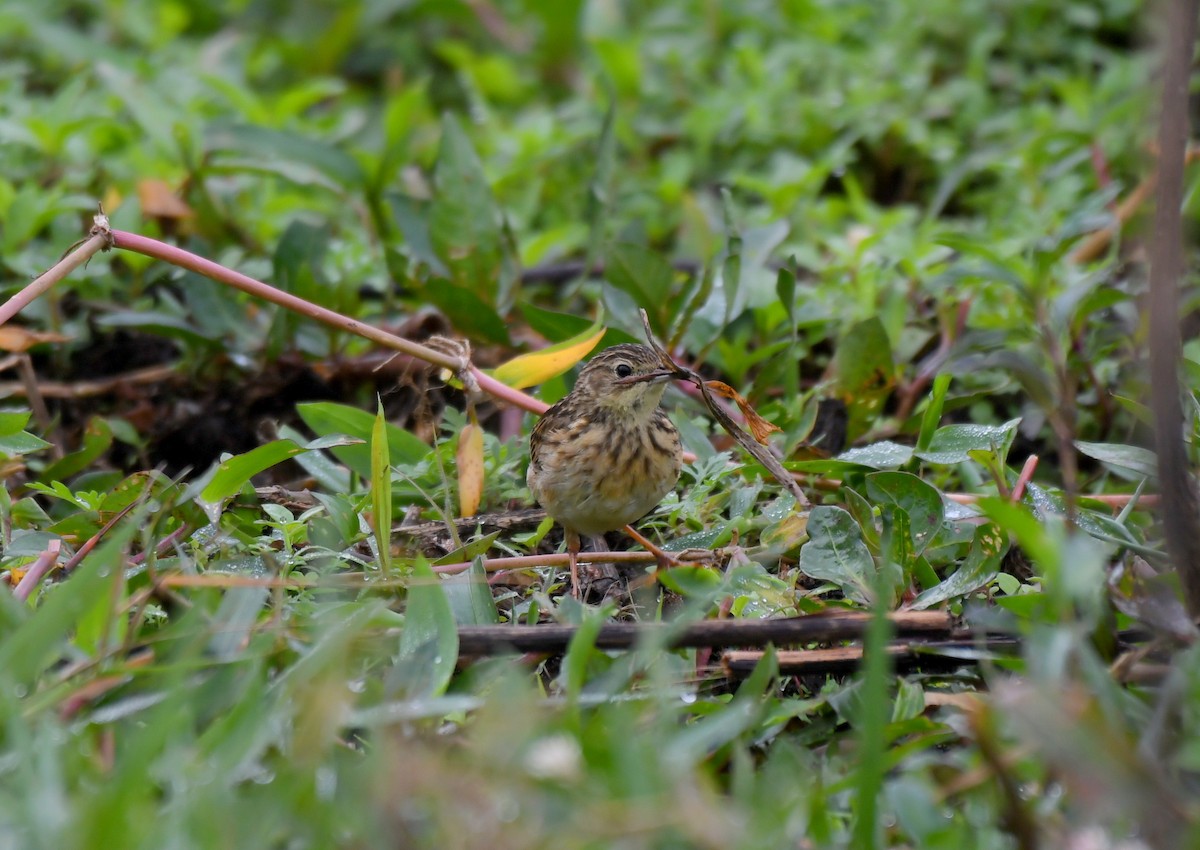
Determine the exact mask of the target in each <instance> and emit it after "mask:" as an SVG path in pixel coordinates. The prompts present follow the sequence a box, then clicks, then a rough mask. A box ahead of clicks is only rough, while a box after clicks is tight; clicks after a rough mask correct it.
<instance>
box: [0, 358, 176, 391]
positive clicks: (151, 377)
mask: <svg viewBox="0 0 1200 850" xmlns="http://www.w3.org/2000/svg"><path fill="white" fill-rule="evenodd" d="M176 368H177V367H176V365H175V364H173V363H164V364H159V365H157V366H147V367H145V368H143V369H135V370H133V371H132V372H124V373H122V374H120V375H113V376H112V377H109V378H97V379H96V380H93V381H72V382H71V383H59V382H56V381H43V382H42V383H40V384H38V385H37V390H38V392H40V393H41V395H42V397H43V398H69V399H76V398H91V397H93V396H98V395H107V394H108V393H111V392H113V391H114V390H116V389H118V388H120V387H127V386H129V385H131V384H155V383H158V382H159V381H165V380H167V379H168V378H170V377H171V376H172V375H174V374H175V371H176ZM26 393H27V387H26V385H25V383H24V382H22V381H4V382H0V395H3V396H18V397H20V396H24V395H26Z"/></svg>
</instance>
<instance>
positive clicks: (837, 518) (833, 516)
mask: <svg viewBox="0 0 1200 850" xmlns="http://www.w3.org/2000/svg"><path fill="white" fill-rule="evenodd" d="M808 537H809V540H808V542H807V543H805V544H804V546H802V547H801V548H800V571H801V572H803V573H804V574H805V575H807V576H811V577H812V578H815V579H819V580H821V581H829V582H833V583H834V584H836V585H837V586H838V587H840V588H841V589H842V592H843V593H845V594H846V597H847V598H848V599H852V600H854V601H855V602H858V603H860V604H862V605H869V604H870V601H871V599H872V596H873V594H872V590H871V587H872V584H873V581H874V579H873V576H874V574H875V561H874V559H873V558H872V557H871V553H870V551H869V550H868V549H867V546H866V544H865V543H863V539H862V534H861V532H860V531H859V527H858V523H856V522H855V521H854V517H852V516H850V514H848V513H847V512H846V511H844V510H842V509H841V508H838V507H834V506H832V505H818V506H817V507H815V508H813V509H812V512H811V513H810V514H809V515H808Z"/></svg>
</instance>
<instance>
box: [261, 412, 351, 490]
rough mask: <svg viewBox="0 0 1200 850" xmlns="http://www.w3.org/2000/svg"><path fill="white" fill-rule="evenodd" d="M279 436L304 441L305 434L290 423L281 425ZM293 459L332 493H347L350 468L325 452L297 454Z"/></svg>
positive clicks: (349, 484) (349, 481)
mask: <svg viewBox="0 0 1200 850" xmlns="http://www.w3.org/2000/svg"><path fill="white" fill-rule="evenodd" d="M279 436H280V437H281V438H283V439H285V440H294V441H296V442H303V441H304V439H305V436H304V434H302V433H300V431H298V430H296V429H295V428H293V427H291V426H290V425H280V426H279ZM293 460H295V461H296V463H297V464H298V465H299V466H300V468H301V469H303V470H304V471H305V472H307V473H308V474H309V475H311V476H312V477H313V479H314V480H315V481H316V482H317V483H318V484H319V485H320V486H321V487H322V488H323V489H325V490H328V491H329V492H331V493H346V492H348V491H349V490H350V486H351V484H352V481H351V475H350V472H349V470H347V469H346V468H345V467H344V466H341V465H340V464H338V463H337V461H335V460H334V459H333V458H332V457H330V456H329V455H327V454H325V453H324V452H308V453H305V454H300V455H296V457H295V458H293Z"/></svg>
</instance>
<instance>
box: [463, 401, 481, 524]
mask: <svg viewBox="0 0 1200 850" xmlns="http://www.w3.org/2000/svg"><path fill="white" fill-rule="evenodd" d="M482 499H483V429H481V428H480V427H479V426H478V425H475V424H470V425H467V426H465V427H464V428H463V429H462V433H461V434H459V435H458V511H459V515H460V516H464V517H469V516H475V512H476V511H478V510H479V502H480V501H481V500H482Z"/></svg>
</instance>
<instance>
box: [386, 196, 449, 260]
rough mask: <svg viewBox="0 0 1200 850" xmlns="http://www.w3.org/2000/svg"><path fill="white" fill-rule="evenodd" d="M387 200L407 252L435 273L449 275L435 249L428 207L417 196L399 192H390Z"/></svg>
mask: <svg viewBox="0 0 1200 850" xmlns="http://www.w3.org/2000/svg"><path fill="white" fill-rule="evenodd" d="M387 200H388V205H389V206H390V207H391V210H392V218H394V219H395V220H396V226H397V227H399V228H400V233H401V234H403V236H404V244H405V246H406V248H407V249H408V250H407V253H408V254H409V255H410V256H411V257H413V258H414V259H416V260H418V261H419V262H422V263H424V264H425V265H427V266H429V268H430V270H431V271H432V272H433V273H434V274H435V275H437V276H439V277H449V276H450V269H449V268H448V267H447V266H446V264H445V263H443V262H442V258H441V257H439V256H438V255H437V253H436V252H435V251H434V250H433V242H432V241H431V239H430V236H429V221H428V219H427V217H426V212H427V210H426V208H425V207H424V206H422V204H421V203H420V202H419V201H417V200H416V199H415V198H410V197H408V196H407V195H402V194H400V193H398V192H390V193H388V195H387Z"/></svg>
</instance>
